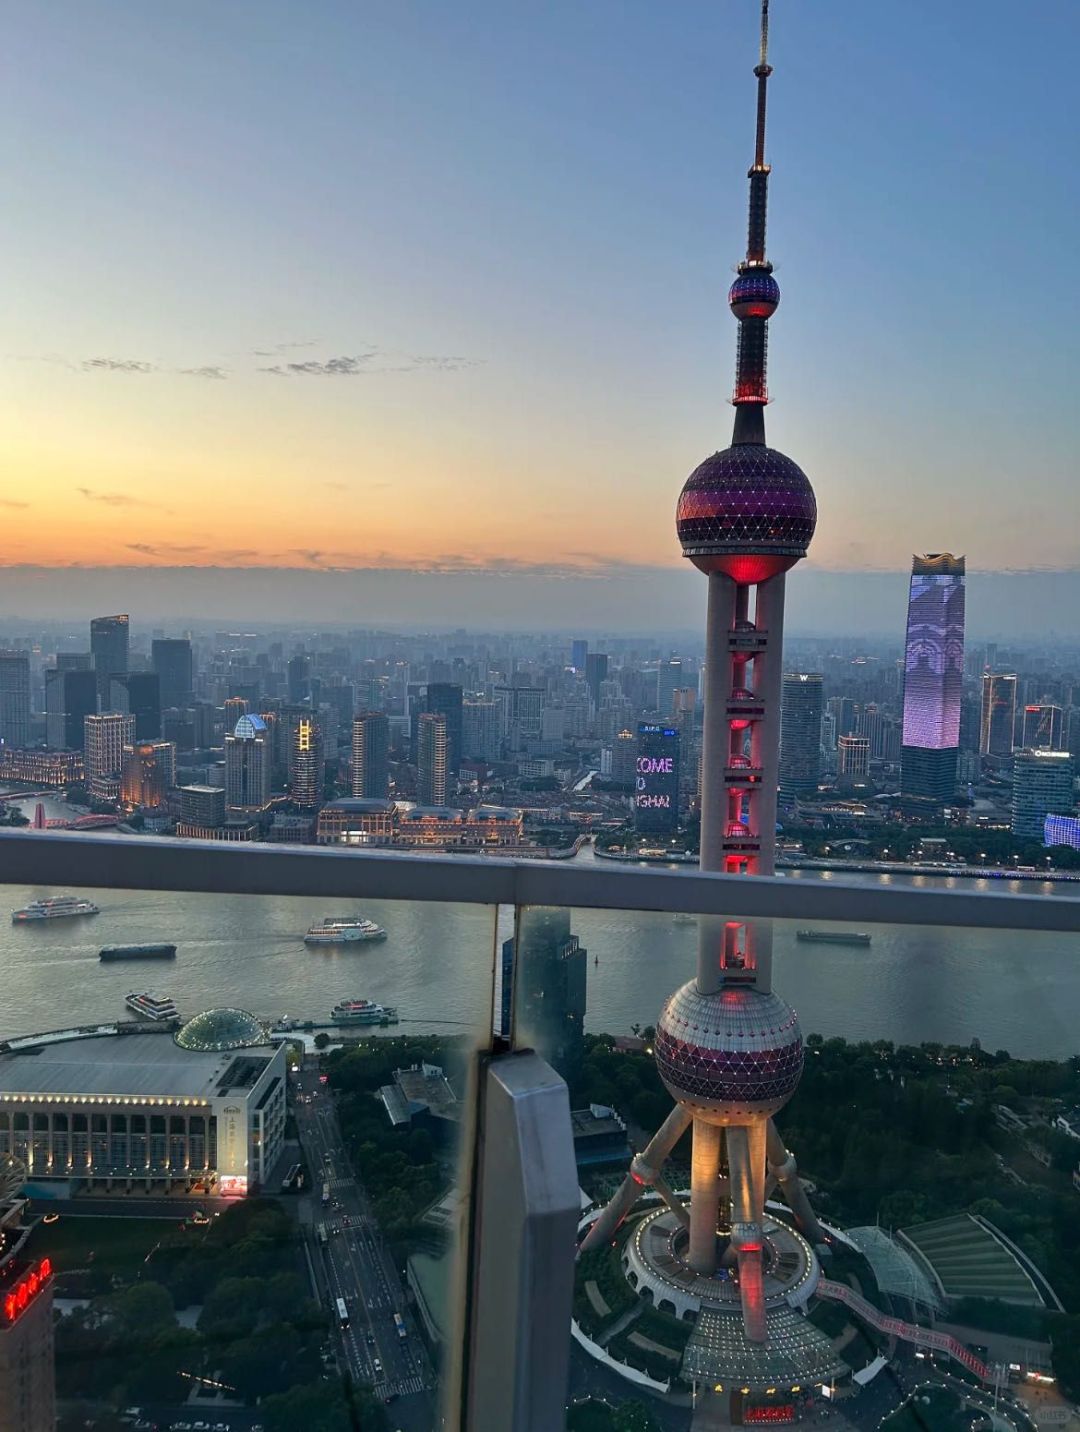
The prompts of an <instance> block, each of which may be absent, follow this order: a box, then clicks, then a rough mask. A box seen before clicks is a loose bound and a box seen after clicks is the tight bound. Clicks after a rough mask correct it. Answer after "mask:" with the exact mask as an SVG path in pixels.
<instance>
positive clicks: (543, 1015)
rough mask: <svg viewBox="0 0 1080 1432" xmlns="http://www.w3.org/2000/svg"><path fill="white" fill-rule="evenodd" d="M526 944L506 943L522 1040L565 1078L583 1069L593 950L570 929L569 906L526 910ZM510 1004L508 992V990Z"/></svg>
mask: <svg viewBox="0 0 1080 1432" xmlns="http://www.w3.org/2000/svg"><path fill="white" fill-rule="evenodd" d="M520 930H521V948H520V949H519V951H518V957H517V960H516V962H515V961H513V959H512V951H513V945H514V942H513V940H512V939H511V940H507V941H506V942H505V943H504V945H503V951H502V953H503V961H502V968H503V979H504V981H505V980H506V979H507V976H508V972H512V971H514V970H516V983H517V987H516V989H515V990H514V999H513V1009H514V1018H515V1021H516V1029H517V1038H518V1043H519V1045H520V1044H530V1045H533V1046H535V1048H536V1049H537V1050H539V1052H540V1053H541V1054H542V1055H543V1056H544V1058H545V1059H549V1060H551V1062H552V1063H553V1064H554V1066H555V1068H556V1069H558V1070H559V1071H560V1073H562V1074H563V1075H564V1076H565V1077H566V1078H568V1079H570V1080H573V1079H574V1077H575V1075H576V1074H577V1073H578V1072H579V1069H580V1065H581V1060H582V1056H583V1054H584V1048H585V994H586V976H587V963H588V952H587V951H586V950H585V949H583V948H582V945H581V942H580V941H579V940H578V937H577V936H576V935H573V934H571V933H570V912H569V910H555V909H531V910H527V911H525V912H523V914H522V918H521V924H520ZM503 1002H504V1005H505V1003H506V991H505V989H504V991H503Z"/></svg>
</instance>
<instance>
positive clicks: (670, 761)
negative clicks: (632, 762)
mask: <svg viewBox="0 0 1080 1432" xmlns="http://www.w3.org/2000/svg"><path fill="white" fill-rule="evenodd" d="M678 823H679V730H678V727H676V726H661V725H657V724H655V723H653V722H648V721H643V722H641V724H640V725H639V726H638V755H637V764H636V766H635V777H634V824H635V825H636V827H637V829H638V830H640V831H648V832H654V833H658V834H663V833H668V834H674V832H675V830H676V828H677V826H678Z"/></svg>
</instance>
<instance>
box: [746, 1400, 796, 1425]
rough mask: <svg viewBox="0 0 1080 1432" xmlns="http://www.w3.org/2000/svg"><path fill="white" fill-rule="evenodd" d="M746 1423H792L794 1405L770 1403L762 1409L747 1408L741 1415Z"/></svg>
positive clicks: (790, 1403) (793, 1419) (789, 1403)
mask: <svg viewBox="0 0 1080 1432" xmlns="http://www.w3.org/2000/svg"><path fill="white" fill-rule="evenodd" d="M743 1420H744V1421H746V1422H794V1421H795V1404H794V1403H792V1402H770V1403H766V1404H765V1406H763V1407H748V1408H747V1409H746V1411H745V1412H744V1413H743Z"/></svg>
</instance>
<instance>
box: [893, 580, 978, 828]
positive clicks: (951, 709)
mask: <svg viewBox="0 0 1080 1432" xmlns="http://www.w3.org/2000/svg"><path fill="white" fill-rule="evenodd" d="M963 686H964V558H963V557H954V556H953V555H952V553H950V552H931V553H928V554H927V555H926V556H924V557H913V558H912V563H911V589H910V593H909V597H908V619H907V640H906V644H905V653H904V737H903V742H904V744H903V749H902V751H901V754H900V790H901V794H902V795H903V796H904V797H905V798H907V799H909V800H914V801H917V802H925V803H927V804H928V805H943V804H944V803H945V802H946V801H948V800H950V799H951V798H952V796H953V793H954V791H955V789H956V762H957V756H958V754H959V750H960V700H961V697H962V695H963Z"/></svg>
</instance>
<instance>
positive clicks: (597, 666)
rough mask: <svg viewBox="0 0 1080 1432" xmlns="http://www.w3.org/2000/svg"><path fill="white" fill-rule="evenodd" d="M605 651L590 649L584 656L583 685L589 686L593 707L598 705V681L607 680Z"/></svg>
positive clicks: (595, 707)
mask: <svg viewBox="0 0 1080 1432" xmlns="http://www.w3.org/2000/svg"><path fill="white" fill-rule="evenodd" d="M607 672H608V659H607V652H604V651H590V652H589V654H588V655H587V656H586V658H585V685H586V686H587V687H588V688H589V696H590V697H591V699H592V704H593V707H594V709H598V708H599V706H600V683H601V682H602V681H606V680H607Z"/></svg>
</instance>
